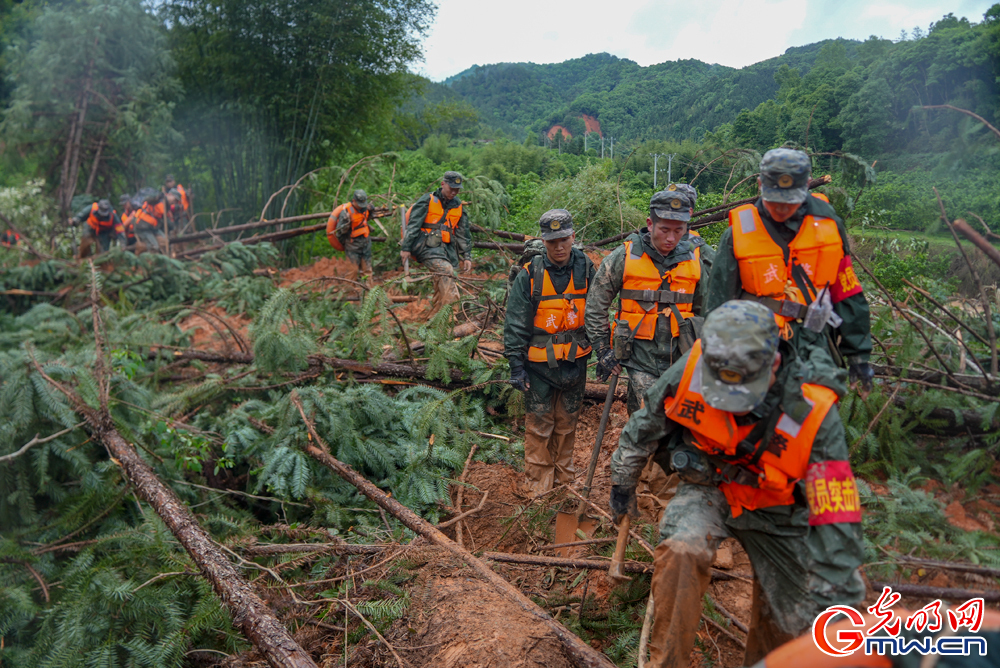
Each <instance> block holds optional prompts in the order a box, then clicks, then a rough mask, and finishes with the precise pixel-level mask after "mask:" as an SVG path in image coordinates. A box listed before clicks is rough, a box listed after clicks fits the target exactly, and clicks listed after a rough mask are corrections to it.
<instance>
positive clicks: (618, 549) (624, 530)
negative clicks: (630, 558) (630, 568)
mask: <svg viewBox="0 0 1000 668" xmlns="http://www.w3.org/2000/svg"><path fill="white" fill-rule="evenodd" d="M631 528H632V518H631V517H629V515H628V514H627V513H626V515H625V517H623V518H622V520H621V522H620V523H619V524H618V543H617V544H616V545H615V556H613V557H612V558H611V566H609V567H608V577H609V578H611V579H612V580H614V581H615V582H625V581H626V580H628V579H629V577H628V576H627V575H625V574H624V573H622V562H624V561H625V548H626V547H628V532H629V529H631Z"/></svg>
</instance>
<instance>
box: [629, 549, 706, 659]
mask: <svg viewBox="0 0 1000 668" xmlns="http://www.w3.org/2000/svg"><path fill="white" fill-rule="evenodd" d="M714 558H715V550H713V549H711V548H710V547H706V546H704V545H702V546H700V547H695V546H692V545H689V544H688V543H685V542H682V541H676V540H665V541H663V542H662V543H660V544H659V545H658V546H657V547H656V552H655V553H654V555H653V566H654V570H653V602H654V603H653V605H654V607H655V609H656V615H655V617H654V619H653V629H652V633H650V634H649V651H650V660H649V663H647V664H646V665H647V666H649V668H686V666H687V665H688V658H689V657H690V654H691V650H692V649H694V640H695V635H696V634H697V632H698V625H699V624H700V623H701V600H702V597H703V596H704V595H705V592H706V591H708V585H709V583H710V582H711V579H712V576H711V572H710V570H709V569H710V568H711V566H712V560H713V559H714Z"/></svg>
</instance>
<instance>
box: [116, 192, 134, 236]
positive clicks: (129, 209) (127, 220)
mask: <svg viewBox="0 0 1000 668" xmlns="http://www.w3.org/2000/svg"><path fill="white" fill-rule="evenodd" d="M118 206H119V207H120V208H121V210H122V214H121V217H122V226H124V228H125V245H126V246H132V247H133V249H134V247H135V242H136V237H135V208H134V207H133V206H132V197H131V196H130V195H128V194H125V195H122V196H121V197H119V198H118Z"/></svg>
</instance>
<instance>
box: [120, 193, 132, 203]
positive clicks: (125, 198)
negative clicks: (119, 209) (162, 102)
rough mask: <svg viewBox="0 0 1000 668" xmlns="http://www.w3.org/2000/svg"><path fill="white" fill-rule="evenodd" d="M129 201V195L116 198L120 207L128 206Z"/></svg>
mask: <svg viewBox="0 0 1000 668" xmlns="http://www.w3.org/2000/svg"><path fill="white" fill-rule="evenodd" d="M130 199H132V196H131V195H129V194H128V193H125V194H124V195H122V196H121V197H119V198H118V204H119V205H121V206H125V205H126V204H128V202H129V200H130Z"/></svg>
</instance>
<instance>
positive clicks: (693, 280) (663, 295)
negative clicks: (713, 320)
mask: <svg viewBox="0 0 1000 668" xmlns="http://www.w3.org/2000/svg"><path fill="white" fill-rule="evenodd" d="M633 247H634V242H633V241H632V240H631V239H630V240H628V241H626V242H625V271H624V273H623V275H622V291H621V307H620V308H619V311H618V317H619V319H624V320H627V321H628V326H629V329H631V330H632V331H634V332H635V338H637V339H643V340H646V341H651V340H652V339H653V335H654V334H655V333H656V320H657V318H659V317H660V315H663V316H664V317H666V318H670V334H671V336H674V337H676V336H678V335H679V334H680V330H679V327H678V326H679V324H680V323H679V322H678V319H679V318H683V319H685V320H686V319H687V318H690V317H692V316H694V290H695V287H696V286H697V285H698V281H700V280H701V248H700V247H696V248H695V249H694V250H693V251H692V253H691V257H690V258H689V259H687V260H684V261H682V262H680V263H679V264H676V265H674V266H673V267H671V268H670V269H668V270H667V271H665V272H664V273H663V274H660V271H659V270H658V269H657V268H656V266H655V265H654V264H653V260H652V259H651V258H650V257H649V255H647V254H646V253H645V252H644V251H643V253H642V255H639V256H636V255H634V254H633V253H632V249H633ZM639 250H642V248H641V244H640V248H639ZM664 286H665V287H664ZM671 316H673V317H671ZM611 335H612V337H613V336H614V327H612V329H611Z"/></svg>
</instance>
